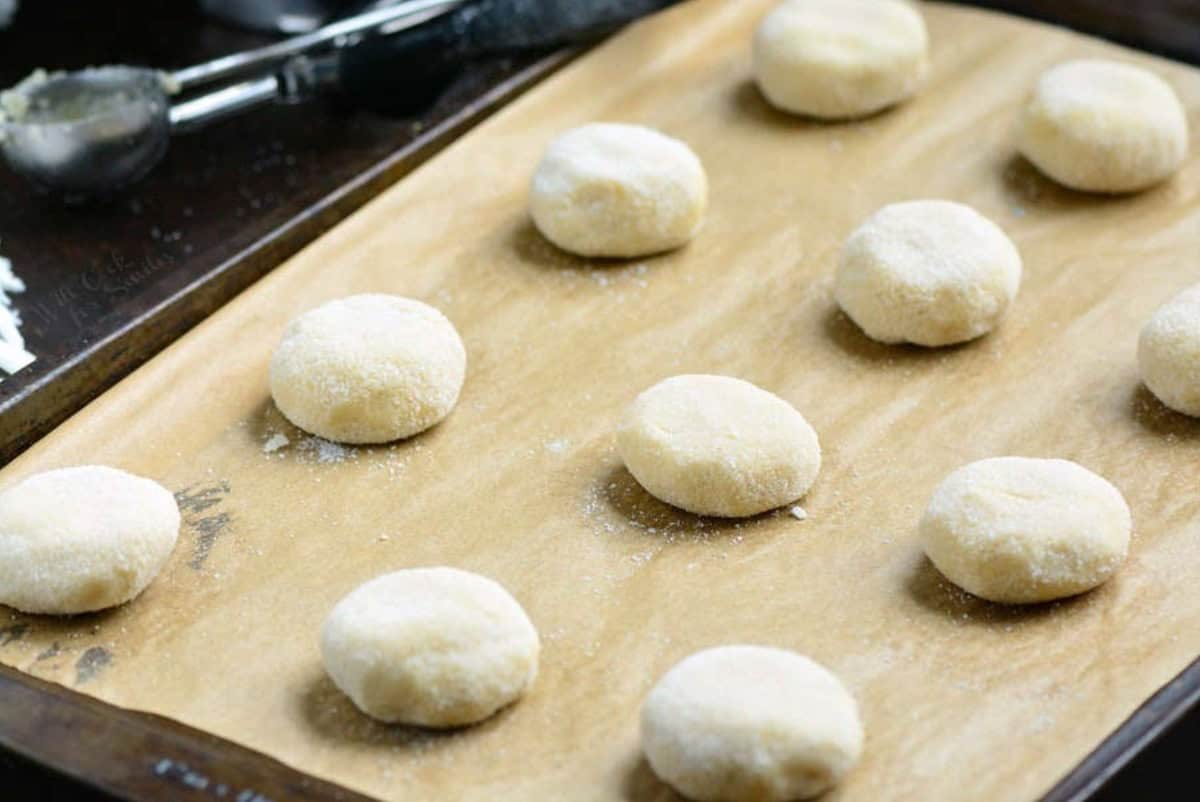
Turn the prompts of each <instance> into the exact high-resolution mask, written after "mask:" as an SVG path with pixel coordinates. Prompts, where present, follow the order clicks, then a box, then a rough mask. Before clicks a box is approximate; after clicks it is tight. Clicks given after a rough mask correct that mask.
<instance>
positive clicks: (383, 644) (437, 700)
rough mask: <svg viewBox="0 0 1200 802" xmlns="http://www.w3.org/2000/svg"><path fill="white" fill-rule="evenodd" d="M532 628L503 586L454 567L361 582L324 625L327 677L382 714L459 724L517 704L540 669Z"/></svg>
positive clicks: (366, 708)
mask: <svg viewBox="0 0 1200 802" xmlns="http://www.w3.org/2000/svg"><path fill="white" fill-rule="evenodd" d="M539 649H540V646H539V642H538V634H537V630H535V629H534V627H533V624H532V623H530V621H529V618H528V616H526V615H525V611H524V610H522V609H521V605H520V604H518V603H517V602H516V600H515V599H513V597H512V596H510V595H509V593H508V591H506V590H505V589H504V588H502V587H501V586H500V585H498V584H497V583H495V582H493V581H492V580H490V579H488V578H487V577H483V576H479V575H478V574H472V573H470V572H467V571H460V570H457V569H455V568H412V569H407V570H403V571H396V572H395V573H391V574H385V575H383V576H381V577H377V578H376V579H372V580H371V581H369V582H366V583H364V584H363V585H360V586H359V587H358V588H356V589H355V590H353V591H352V592H351V593H350V594H349V595H347V596H346V597H345V598H344V599H342V600H341V601H340V602H338V604H337V606H335V607H334V608H333V612H332V613H330V614H329V618H327V619H326V621H325V625H324V627H323V628H322V629H321V654H322V657H323V658H324V661H325V670H326V671H327V672H328V673H329V676H330V678H331V679H332V680H333V682H334V684H335V685H337V686H338V687H339V688H341V689H342V691H343V692H344V693H345V694H346V695H347V696H349V697H350V698H351V699H352V700H353V701H354V704H355V705H357V706H358V708H359V709H360V710H362V711H363V712H364V713H366V714H367V715H369V716H372V717H374V718H377V719H379V720H381V721H387V722H402V723H405V724H415V725H419V726H422V727H459V726H463V725H466V724H473V723H475V722H477V721H482V720H483V719H485V718H487V717H488V716H491V715H492V714H493V713H495V712H496V711H497V710H499V709H500V708H502V707H504V706H506V705H508V704H511V703H512V702H515V701H516V700H517V699H518V698H519V697H520V696H521V695H522V694H524V693H525V691H526V690H527V689H528V688H529V687H530V686H531V685H532V684H533V681H534V678H535V677H536V676H537V662H538V651H539Z"/></svg>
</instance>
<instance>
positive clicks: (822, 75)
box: [754, 0, 929, 119]
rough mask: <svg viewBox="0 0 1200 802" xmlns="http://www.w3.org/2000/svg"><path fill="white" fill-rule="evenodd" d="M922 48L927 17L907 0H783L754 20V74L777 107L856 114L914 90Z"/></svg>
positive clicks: (921, 72) (921, 69)
mask: <svg viewBox="0 0 1200 802" xmlns="http://www.w3.org/2000/svg"><path fill="white" fill-rule="evenodd" d="M928 49H929V36H928V34H927V33H926V31H925V21H924V20H923V19H922V18H921V13H920V12H919V11H918V10H917V9H916V7H915V6H914V5H912V4H910V3H908V2H905V0H784V2H783V3H780V4H779V5H778V6H777V7H776V8H775V9H774V10H773V11H771V13H769V14H768V15H767V16H766V17H765V18H764V19H763V21H762V23H760V24H759V26H758V31H757V33H756V34H755V37H754V76H755V79H756V80H757V81H758V86H759V88H760V89H761V90H762V92H763V94H764V95H765V96H766V98H767V100H769V101H770V102H771V104H772V105H773V106H775V107H777V108H779V109H781V110H783V111H788V112H793V113H795V114H806V115H810V116H813V117H822V118H826V119H845V118H851V117H861V116H863V115H867V114H872V113H874V112H877V111H879V110H881V109H884V108H887V107H888V106H892V105H894V104H896V103H899V102H900V101H902V100H905V99H907V98H909V97H911V96H912V95H913V94H914V93H915V92H916V91H917V89H918V88H919V87H920V85H921V83H922V81H923V79H924V77H925V72H926V70H927V67H928Z"/></svg>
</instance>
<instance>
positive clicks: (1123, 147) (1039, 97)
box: [1019, 59, 1188, 192]
mask: <svg viewBox="0 0 1200 802" xmlns="http://www.w3.org/2000/svg"><path fill="white" fill-rule="evenodd" d="M1187 140H1188V130H1187V116H1186V114H1185V113H1184V110H1183V105H1182V104H1181V103H1180V102H1179V98H1178V97H1177V96H1176V95H1175V92H1174V91H1172V89H1171V87H1170V86H1169V85H1168V84H1167V82H1166V81H1164V80H1163V79H1162V78H1159V77H1158V76H1157V75H1155V74H1154V73H1152V72H1150V71H1149V70H1146V69H1143V68H1141V67H1135V66H1134V65H1132V64H1122V63H1120V62H1116V61H1105V60H1102V59H1081V60H1078V61H1068V62H1066V63H1064V64H1059V65H1058V66H1056V67H1051V68H1050V69H1049V70H1047V71H1046V72H1044V73H1043V74H1042V76H1041V77H1040V78H1039V79H1038V82H1037V85H1036V86H1035V87H1034V90H1033V95H1032V96H1031V97H1030V99H1029V101H1028V103H1027V104H1026V105H1025V111H1024V114H1023V116H1022V119H1021V127H1020V137H1019V149H1020V151H1021V154H1022V155H1023V156H1024V157H1025V158H1027V159H1029V161H1031V162H1033V163H1034V165H1036V166H1037V168H1038V169H1039V170H1041V171H1042V172H1043V173H1045V174H1046V175H1048V176H1050V177H1051V178H1052V179H1054V180H1055V181H1057V182H1058V183H1060V184H1064V185H1066V186H1068V187H1071V188H1073V189H1079V190H1083V191H1085V192H1133V191H1136V190H1139V189H1145V188H1146V187H1149V186H1151V185H1152V184H1157V183H1158V182H1160V181H1162V180H1163V179H1165V178H1167V177H1168V176H1170V175H1171V174H1172V173H1174V172H1175V171H1176V170H1177V169H1178V168H1179V165H1180V164H1182V163H1183V159H1184V157H1185V156H1186V155H1187V147H1188V144H1187Z"/></svg>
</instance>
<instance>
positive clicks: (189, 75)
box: [169, 0, 463, 92]
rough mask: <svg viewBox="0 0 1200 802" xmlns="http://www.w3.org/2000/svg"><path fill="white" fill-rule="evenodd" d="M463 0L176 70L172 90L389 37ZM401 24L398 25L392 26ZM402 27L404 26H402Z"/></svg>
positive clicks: (345, 23)
mask: <svg viewBox="0 0 1200 802" xmlns="http://www.w3.org/2000/svg"><path fill="white" fill-rule="evenodd" d="M462 3H463V0H406V1H405V2H401V3H396V4H395V5H392V6H386V7H384V8H381V9H378V10H376V11H368V12H367V13H365V14H359V15H357V16H353V17H348V18H347V19H344V20H340V21H338V22H334V23H332V24H330V25H326V26H325V27H323V28H319V29H317V30H315V31H313V32H312V33H306V34H302V35H301V36H295V37H292V38H291V39H286V40H284V41H282V42H276V43H275V44H270V45H266V46H265V47H259V48H256V49H254V50H246V51H243V52H241V53H233V54H231V55H228V56H222V57H221V58H217V59H213V60H212V61H207V62H205V63H203V64H196V65H194V66H191V67H185V68H183V69H181V70H176V71H175V72H173V73H171V74H170V80H169V83H171V84H172V85H173V86H172V89H177V90H178V91H180V92H186V91H187V90H188V89H192V88H195V87H197V86H202V85H204V84H208V83H212V82H214V81H220V80H222V79H225V78H230V77H233V76H236V75H244V74H246V73H248V72H251V71H254V70H261V69H266V68H269V67H275V66H277V65H279V64H281V63H283V62H285V61H287V60H288V59H290V58H292V57H294V56H299V55H303V54H305V53H309V52H312V51H314V50H317V49H319V48H321V47H323V46H325V45H337V44H340V42H341V40H350V41H347V42H346V43H347V44H349V43H351V42H352V41H353V39H354V38H355V37H357V36H360V35H362V34H367V33H378V34H388V33H393V32H395V31H396V30H402V29H403V28H407V27H409V25H412V24H416V23H415V22H413V21H412V20H413V18H414V17H415V16H416V15H419V14H421V13H422V12H431V13H429V14H427V15H423V16H421V17H420V20H419V21H423V20H426V19H429V18H430V17H433V16H436V15H437V14H438V13H441V12H442V11H446V10H449V9H450V8H453V7H454V6H458V5H461V4H462ZM393 23H398V25H393ZM399 23H403V24H399Z"/></svg>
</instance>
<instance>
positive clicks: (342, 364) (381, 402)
mask: <svg viewBox="0 0 1200 802" xmlns="http://www.w3.org/2000/svg"><path fill="white" fill-rule="evenodd" d="M466 369H467V352H466V349H464V348H463V343H462V340H461V339H460V338H459V336H458V332H457V331H455V329H454V325H453V324H452V323H451V322H450V321H449V320H447V319H446V317H445V315H443V314H442V313H441V312H439V311H438V310H436V309H434V308H433V307H432V306H428V305H427V304H423V303H421V302H420V301H414V300H412V299H410V298H400V297H397V296H394V295H377V294H373V295H354V296H351V297H349V298H342V299H340V300H336V301H330V302H329V303H326V304H322V305H321V306H318V307H317V308H316V309H311V310H309V311H308V312H305V313H304V314H303V315H300V316H299V317H298V318H296V319H295V320H293V321H292V322H291V323H289V324H288V327H287V330H286V331H285V332H284V335H283V340H282V341H281V342H280V343H279V345H278V346H277V347H276V349H275V353H274V354H273V355H272V357H271V395H272V396H273V397H274V399H275V404H276V406H278V407H279V411H280V412H282V413H283V414H284V416H285V417H286V418H287V419H288V420H290V421H291V422H292V423H294V424H295V425H296V426H298V427H300V428H301V429H303V430H304V431H306V432H310V433H312V434H315V435H317V436H319V437H324V438H325V439H327V440H335V441H337V442H340V443H387V442H390V441H392V440H398V439H400V438H402V437H411V436H412V435H414V434H417V433H418V432H422V431H424V430H426V429H428V428H429V427H431V426H433V425H434V424H436V423H438V422H439V421H441V420H442V419H443V418H445V417H446V416H447V415H449V414H450V410H452V409H453V408H454V405H455V403H456V402H457V401H458V393H459V391H460V390H461V389H462V385H463V378H464V377H465V375H466Z"/></svg>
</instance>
